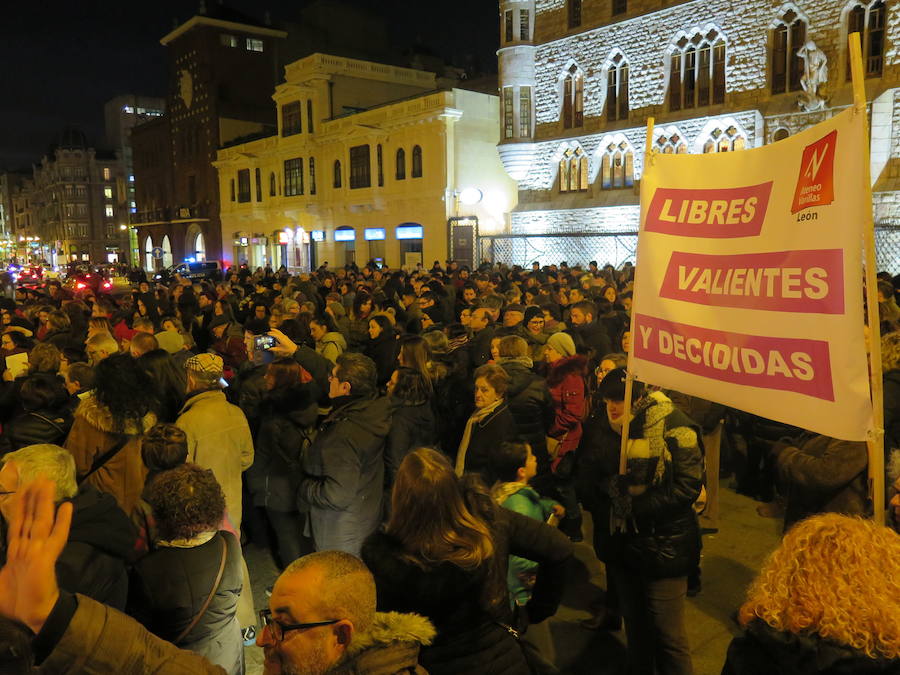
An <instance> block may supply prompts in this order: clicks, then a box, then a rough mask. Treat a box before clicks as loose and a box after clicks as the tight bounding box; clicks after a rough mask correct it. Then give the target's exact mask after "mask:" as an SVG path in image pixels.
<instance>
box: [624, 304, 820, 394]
mask: <svg viewBox="0 0 900 675" xmlns="http://www.w3.org/2000/svg"><path fill="white" fill-rule="evenodd" d="M634 328H635V334H634V336H633V337H632V345H633V347H632V348H633V349H634V356H636V357H637V358H639V359H645V360H647V361H652V362H653V363H658V364H660V365H663V366H669V367H671V368H675V369H677V370H681V371H684V372H688V373H692V374H694V375H699V376H701V377H708V378H710V379H713V380H718V381H721V382H731V383H733V384H740V385H745V386H748V387H758V388H760V389H776V390H780V391H791V392H795V393H798V394H805V395H807V396H812V397H814V398H818V399H822V400H825V401H832V402H833V401H834V387H833V384H832V379H831V362H830V359H829V351H828V343H827V342H826V341H825V340H806V339H799V338H775V337H764V336H759V335H747V334H744V333H731V332H728V331H721V330H712V329H709V328H701V327H699V326H690V325H687V324H683V323H675V322H674V321H666V320H664V319H658V318H655V317H650V316H646V315H641V314H637V315H635V317H634Z"/></svg>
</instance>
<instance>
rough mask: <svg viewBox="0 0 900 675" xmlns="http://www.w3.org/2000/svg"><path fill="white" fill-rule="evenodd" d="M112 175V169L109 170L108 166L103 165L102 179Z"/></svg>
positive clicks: (107, 178)
mask: <svg viewBox="0 0 900 675" xmlns="http://www.w3.org/2000/svg"><path fill="white" fill-rule="evenodd" d="M111 177H112V171H110V170H109V167H108V166H104V167H103V180H109V179H110V178H111Z"/></svg>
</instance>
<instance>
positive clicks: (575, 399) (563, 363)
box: [547, 354, 587, 469]
mask: <svg viewBox="0 0 900 675" xmlns="http://www.w3.org/2000/svg"><path fill="white" fill-rule="evenodd" d="M586 364H587V359H586V358H585V357H584V356H583V355H581V354H575V355H574V356H567V357H563V358H561V359H560V360H559V361H556V362H554V363H551V364H549V368H548V370H547V386H548V387H549V388H550V396H551V397H552V398H553V405H554V407H555V408H556V419H555V420H554V421H553V425H552V426H551V427H550V429H549V431H548V432H547V435H548V436H552V437H553V438H556V439H557V440H559V441H560V444H559V450H558V452H557V455H556V459H555V460H554V462H553V468H554V469H556V465H557V464H558V463H559V460H560V459H561V458H562V457H563V455H565V454H566V453H567V452H570V451H572V450H574V449H575V448H577V447H578V442H579V441H580V440H581V420H582V419H583V418H584V406H585V388H584V372H585V368H586Z"/></svg>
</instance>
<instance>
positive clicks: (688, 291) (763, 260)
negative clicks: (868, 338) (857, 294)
mask: <svg viewBox="0 0 900 675" xmlns="http://www.w3.org/2000/svg"><path fill="white" fill-rule="evenodd" d="M659 294H660V296H661V297H663V298H671V299H673V300H684V301H685V302H692V303H695V304H698V305H711V306H713V307H737V308H741V309H762V310H771V311H775V312H802V313H806V314H843V313H844V254H843V251H841V250H840V249H825V250H820V251H814V250H809V251H775V252H773V253H746V254H740V255H707V254H704V253H684V252H682V251H675V252H674V253H672V257H671V258H670V259H669V265H668V267H667V268H666V276H665V278H664V279H663V283H662V287H661V288H660V291H659Z"/></svg>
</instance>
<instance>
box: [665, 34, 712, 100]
mask: <svg viewBox="0 0 900 675" xmlns="http://www.w3.org/2000/svg"><path fill="white" fill-rule="evenodd" d="M670 58H671V62H670V64H669V109H670V110H682V109H684V110H687V109H690V108H699V107H703V106H707V105H709V104H710V103H713V104H717V103H724V102H725V40H724V39H723V38H722V36H721V35H719V34H718V33H717V32H716V31H715V30H711V31H709V32H708V33H707V34H706V35H700V34H699V33H698V34H696V35H694V36H693V37H692V38H691V39H690V40H689V39H688V38H686V37H683V38H681V40H679V41H678V44H677V47H676V50H675V51H674V52H673V53H672V55H671V57H670Z"/></svg>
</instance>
